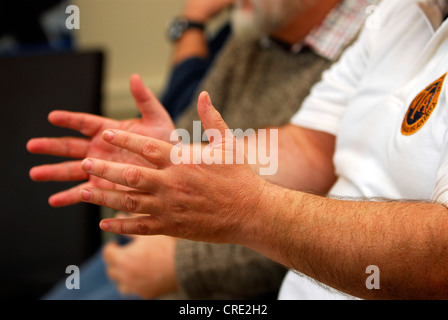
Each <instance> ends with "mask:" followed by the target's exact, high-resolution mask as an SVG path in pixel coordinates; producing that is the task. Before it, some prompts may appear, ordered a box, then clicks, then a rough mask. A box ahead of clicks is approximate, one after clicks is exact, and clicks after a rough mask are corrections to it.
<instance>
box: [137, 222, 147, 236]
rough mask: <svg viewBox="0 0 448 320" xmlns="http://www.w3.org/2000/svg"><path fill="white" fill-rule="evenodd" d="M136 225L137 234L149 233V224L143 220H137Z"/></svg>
mask: <svg viewBox="0 0 448 320" xmlns="http://www.w3.org/2000/svg"><path fill="white" fill-rule="evenodd" d="M134 227H135V232H136V233H137V234H148V233H149V228H148V226H147V225H146V224H145V223H143V222H137V223H136V224H135V226H134Z"/></svg>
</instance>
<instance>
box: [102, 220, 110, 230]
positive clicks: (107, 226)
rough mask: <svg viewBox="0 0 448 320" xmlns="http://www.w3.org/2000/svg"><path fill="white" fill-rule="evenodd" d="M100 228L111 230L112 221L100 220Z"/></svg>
mask: <svg viewBox="0 0 448 320" xmlns="http://www.w3.org/2000/svg"><path fill="white" fill-rule="evenodd" d="M100 228H101V229H102V230H104V231H108V230H110V222H109V221H107V220H103V221H101V222H100Z"/></svg>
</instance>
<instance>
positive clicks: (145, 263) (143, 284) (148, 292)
mask: <svg viewBox="0 0 448 320" xmlns="http://www.w3.org/2000/svg"><path fill="white" fill-rule="evenodd" d="M175 250H176V239H175V238H171V237H166V236H154V237H144V236H133V237H132V241H131V242H129V243H128V244H126V245H124V246H120V245H118V244H117V243H115V242H110V243H108V244H107V245H106V246H105V247H104V251H103V257H104V260H105V262H106V271H107V274H108V276H109V277H110V278H111V279H112V280H114V281H115V282H116V284H117V287H118V289H119V290H120V292H121V293H123V294H136V295H138V296H140V297H142V298H144V299H154V298H159V297H160V296H163V295H166V294H170V293H172V292H175V291H176V290H177V282H176V274H175V262H174V260H175Z"/></svg>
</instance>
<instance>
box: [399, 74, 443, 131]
mask: <svg viewBox="0 0 448 320" xmlns="http://www.w3.org/2000/svg"><path fill="white" fill-rule="evenodd" d="M446 75H447V74H446V73H445V74H444V75H443V76H441V77H440V78H439V79H437V80H436V81H434V82H433V83H431V84H430V85H429V86H428V87H427V88H426V89H425V90H423V91H422V92H420V93H419V94H418V96H417V97H416V98H415V99H414V101H412V103H411V106H410V107H409V110H408V112H407V113H406V116H405V117H404V120H403V124H402V126H401V133H402V134H404V135H405V136H410V135H412V134H414V133H416V132H417V131H418V130H420V129H421V127H423V125H424V124H425V123H426V121H428V119H429V117H430V116H431V114H432V112H433V111H434V109H435V108H436V106H437V103H438V102H439V96H440V92H442V87H443V82H444V81H445V77H446Z"/></svg>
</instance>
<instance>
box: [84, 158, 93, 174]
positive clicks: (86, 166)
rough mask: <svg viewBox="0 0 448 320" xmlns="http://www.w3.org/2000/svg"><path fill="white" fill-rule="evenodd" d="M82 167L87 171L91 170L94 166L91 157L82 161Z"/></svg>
mask: <svg viewBox="0 0 448 320" xmlns="http://www.w3.org/2000/svg"><path fill="white" fill-rule="evenodd" d="M82 168H83V169H84V170H85V171H87V172H90V171H91V170H92V168H93V161H92V160H90V159H86V160H84V161H83V162H82Z"/></svg>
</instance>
